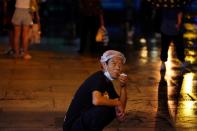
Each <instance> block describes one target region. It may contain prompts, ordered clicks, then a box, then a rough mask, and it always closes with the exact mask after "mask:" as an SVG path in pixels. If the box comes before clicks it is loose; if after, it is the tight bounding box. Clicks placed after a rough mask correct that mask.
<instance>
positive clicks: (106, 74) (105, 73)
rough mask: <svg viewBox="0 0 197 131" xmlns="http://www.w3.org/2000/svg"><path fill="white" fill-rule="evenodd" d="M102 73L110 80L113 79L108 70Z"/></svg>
mask: <svg viewBox="0 0 197 131" xmlns="http://www.w3.org/2000/svg"><path fill="white" fill-rule="evenodd" d="M104 75H105V76H106V77H107V78H108V79H109V80H111V81H113V80H114V78H112V77H111V75H110V74H109V72H108V71H105V72H104Z"/></svg>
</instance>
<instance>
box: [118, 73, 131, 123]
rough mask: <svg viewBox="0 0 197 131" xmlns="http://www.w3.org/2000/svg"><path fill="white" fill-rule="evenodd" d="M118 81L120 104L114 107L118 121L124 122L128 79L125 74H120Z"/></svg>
mask: <svg viewBox="0 0 197 131" xmlns="http://www.w3.org/2000/svg"><path fill="white" fill-rule="evenodd" d="M119 81H120V102H121V104H120V105H119V106H116V117H117V119H118V120H119V121H124V118H125V108H126V103H127V89H126V88H127V82H128V77H127V75H126V74H122V75H120V77H119Z"/></svg>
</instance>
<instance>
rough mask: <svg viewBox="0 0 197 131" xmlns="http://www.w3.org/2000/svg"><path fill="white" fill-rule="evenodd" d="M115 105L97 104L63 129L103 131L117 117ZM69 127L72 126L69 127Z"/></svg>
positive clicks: (66, 130) (71, 130) (67, 130)
mask: <svg viewBox="0 0 197 131" xmlns="http://www.w3.org/2000/svg"><path fill="white" fill-rule="evenodd" d="M115 116H116V115H115V109H114V108H113V107H106V106H97V107H93V108H91V109H90V110H88V111H86V112H84V113H82V115H81V116H80V117H78V118H76V119H75V121H74V122H73V123H72V125H66V122H65V123H64V126H63V131H102V130H103V128H104V127H105V126H107V125H108V124H109V123H110V122H111V121H112V120H113V119H114V118H115ZM67 127H70V129H68V128H67Z"/></svg>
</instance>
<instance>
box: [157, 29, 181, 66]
mask: <svg viewBox="0 0 197 131" xmlns="http://www.w3.org/2000/svg"><path fill="white" fill-rule="evenodd" d="M172 41H173V43H174V46H175V50H176V55H177V58H178V59H179V60H180V61H181V62H184V59H185V54H184V49H185V47H184V43H183V36H182V34H179V35H174V36H169V35H166V34H163V33H162V35H161V55H160V59H161V61H163V62H165V61H167V58H168V49H169V46H170V43H171V42H172Z"/></svg>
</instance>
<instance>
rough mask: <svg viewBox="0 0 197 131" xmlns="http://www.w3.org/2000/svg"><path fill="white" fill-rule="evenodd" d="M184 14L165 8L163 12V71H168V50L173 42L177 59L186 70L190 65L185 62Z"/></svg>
mask: <svg viewBox="0 0 197 131" xmlns="http://www.w3.org/2000/svg"><path fill="white" fill-rule="evenodd" d="M182 17H183V12H182V10H181V9H178V8H164V9H163V10H162V20H161V55H160V59H161V61H162V64H161V69H160V70H161V71H165V70H166V66H165V62H166V61H167V58H168V49H169V46H170V44H171V42H173V44H174V46H175V49H176V55H177V58H178V59H179V60H180V62H182V65H181V67H182V68H184V67H186V66H187V65H188V63H187V62H185V54H184V48H185V47H184V43H183V32H182V31H181V28H182V27H183V26H182V24H183V23H182Z"/></svg>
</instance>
